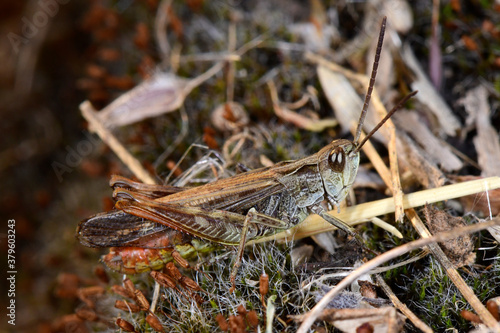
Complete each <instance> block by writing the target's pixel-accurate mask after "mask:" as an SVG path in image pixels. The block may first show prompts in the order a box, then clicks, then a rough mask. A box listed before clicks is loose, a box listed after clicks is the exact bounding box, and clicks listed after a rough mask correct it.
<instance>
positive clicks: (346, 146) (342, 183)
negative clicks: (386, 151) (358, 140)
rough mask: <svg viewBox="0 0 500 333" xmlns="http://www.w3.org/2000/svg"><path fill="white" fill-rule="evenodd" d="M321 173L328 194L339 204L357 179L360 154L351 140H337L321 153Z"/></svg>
mask: <svg viewBox="0 0 500 333" xmlns="http://www.w3.org/2000/svg"><path fill="white" fill-rule="evenodd" d="M318 157H319V172H320V174H321V178H322V179H323V184H324V187H325V190H326V192H327V194H328V195H329V196H330V197H331V198H332V199H333V201H335V203H338V202H340V201H342V200H344V198H345V197H346V195H347V192H349V188H350V187H351V185H352V183H353V182H354V178H356V174H357V173H358V166H359V152H358V151H356V145H355V144H354V143H353V142H351V141H349V140H335V141H333V142H332V143H330V144H329V145H328V146H326V147H325V148H323V149H322V150H321V151H320V152H319V156H318Z"/></svg>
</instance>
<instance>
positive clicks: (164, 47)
mask: <svg viewBox="0 0 500 333" xmlns="http://www.w3.org/2000/svg"><path fill="white" fill-rule="evenodd" d="M171 4H172V0H163V1H162V2H161V3H160V5H159V6H158V12H157V13H156V19H155V36H156V43H157V44H158V48H159V49H160V52H161V56H162V64H166V63H167V62H168V57H169V55H170V45H169V43H168V39H167V23H168V8H169V7H170V5H171Z"/></svg>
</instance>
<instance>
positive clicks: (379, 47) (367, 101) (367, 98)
mask: <svg viewBox="0 0 500 333" xmlns="http://www.w3.org/2000/svg"><path fill="white" fill-rule="evenodd" d="M386 25H387V16H384V18H383V19H382V26H381V27H380V33H379V35H378V43H377V51H376V52H375V61H374V62H373V67H372V74H371V77H370V85H369V86H368V91H367V92H366V96H365V103H364V104H363V110H362V111H361V115H360V116H359V121H358V128H356V136H355V137H354V142H358V140H359V137H360V136H361V127H362V126H363V123H364V122H365V118H366V112H368V105H369V104H370V99H371V97H372V91H373V86H374V85H375V77H376V76H377V69H378V62H379V60H380V53H381V52H382V44H383V43H384V34H385V27H386Z"/></svg>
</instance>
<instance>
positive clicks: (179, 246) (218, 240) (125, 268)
mask: <svg viewBox="0 0 500 333" xmlns="http://www.w3.org/2000/svg"><path fill="white" fill-rule="evenodd" d="M385 24H386V22H385V18H384V20H383V22H382V28H381V31H380V35H379V40H378V46H377V53H376V57H375V61H374V64H373V70H372V75H371V80H370V86H369V88H368V92H367V94H366V98H365V103H364V106H363V110H362V113H361V116H360V120H359V123H358V127H357V130H356V136H355V139H354V141H352V142H351V141H349V140H343V139H340V140H335V141H332V142H331V143H330V144H329V145H327V146H325V147H324V148H322V149H321V150H320V151H319V152H317V153H316V154H313V155H311V156H308V157H305V158H302V159H300V160H296V161H285V162H281V163H278V164H276V165H274V166H271V167H266V168H260V169H256V170H252V171H248V172H244V173H240V174H237V175H235V176H233V177H229V178H226V179H220V180H217V181H215V182H212V183H208V184H206V185H203V186H198V187H194V188H184V187H172V186H164V185H146V184H140V183H136V182H133V181H131V180H128V179H126V178H123V177H117V176H115V177H113V178H112V179H111V186H112V187H114V194H113V195H114V197H115V199H116V200H117V202H116V205H115V207H116V208H117V210H114V211H112V212H109V213H101V214H98V215H95V216H93V217H90V218H89V219H87V220H84V221H82V222H80V224H79V226H78V230H77V237H78V238H79V240H80V242H81V243H82V244H84V245H86V246H91V247H118V248H114V249H112V250H111V253H110V254H109V255H108V256H106V257H105V258H104V262H105V263H106V264H107V265H108V266H110V267H111V268H113V269H116V270H119V271H122V272H125V273H135V272H141V271H146V270H148V269H160V268H162V267H163V265H164V264H165V262H167V261H171V260H172V259H175V256H176V255H177V256H179V255H180V256H182V257H187V256H189V255H190V254H193V253H194V252H203V251H207V252H208V251H211V250H212V249H213V246H216V245H217V244H222V245H232V246H239V248H238V257H237V259H236V263H235V264H234V267H233V271H232V273H231V281H232V282H233V286H234V279H235V275H236V272H237V268H238V266H239V263H240V258H241V256H242V253H243V248H244V245H245V242H246V240H247V239H257V238H259V237H263V236H268V235H272V234H275V233H277V232H279V231H281V230H284V229H289V228H291V227H293V226H295V225H297V224H298V223H300V222H301V221H303V220H304V219H305V218H306V217H307V216H308V215H309V214H310V213H316V214H318V215H320V216H321V217H323V218H324V219H325V220H326V221H328V222H329V223H331V224H333V225H335V226H336V227H338V228H340V229H342V230H344V231H345V232H347V233H348V234H350V235H353V236H355V237H359V236H357V235H356V234H355V232H354V231H353V229H352V228H351V227H350V226H348V225H347V224H345V223H344V222H342V221H341V220H339V219H338V218H336V217H334V216H332V215H330V214H329V213H328V212H327V211H326V210H325V209H324V208H323V207H322V206H321V202H322V201H323V200H324V199H327V200H328V201H329V202H330V204H331V205H335V206H337V205H338V204H339V203H340V202H341V201H342V200H344V198H345V197H346V195H347V193H348V191H349V189H350V188H351V186H352V184H353V182H354V179H355V177H356V174H357V171H358V165H359V150H360V148H361V147H362V146H363V144H364V143H365V142H366V140H367V139H368V138H369V137H371V135H373V133H374V132H375V131H376V130H378V128H380V126H382V124H383V123H384V122H385V121H386V120H387V119H388V118H389V117H390V116H391V115H392V114H393V113H394V112H395V111H396V110H397V109H398V108H399V107H400V105H402V104H403V103H404V102H406V101H407V100H408V99H409V98H410V97H411V96H413V95H414V93H413V94H410V95H408V96H407V97H405V98H404V99H403V100H402V101H401V102H400V103H399V104H398V105H397V106H396V107H395V108H394V109H393V110H391V112H389V113H388V115H387V116H386V117H385V118H384V119H383V120H382V121H381V122H380V123H379V125H377V127H376V128H375V129H373V130H372V132H370V134H368V135H367V136H366V138H365V139H364V140H363V141H362V142H360V143H359V142H358V141H359V138H360V134H361V126H362V123H363V121H364V118H365V115H366V112H367V109H368V104H369V100H370V97H371V93H372V90H373V85H374V81H375V76H376V71H377V67H378V62H379V58H380V50H381V48H382V43H383V35H384V31H385ZM176 261H178V260H176ZM178 262H179V261H178ZM138 264H139V266H140V265H142V267H138V266H137V265H138Z"/></svg>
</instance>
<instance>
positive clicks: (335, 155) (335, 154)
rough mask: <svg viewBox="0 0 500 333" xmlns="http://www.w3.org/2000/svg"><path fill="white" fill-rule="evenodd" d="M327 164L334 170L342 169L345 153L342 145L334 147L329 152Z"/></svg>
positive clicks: (340, 170)
mask: <svg viewBox="0 0 500 333" xmlns="http://www.w3.org/2000/svg"><path fill="white" fill-rule="evenodd" d="M328 164H329V165H330V168H331V169H332V170H333V171H335V172H342V171H344V167H345V153H344V149H343V148H342V147H335V148H334V149H332V151H331V152H330V156H328Z"/></svg>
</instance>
